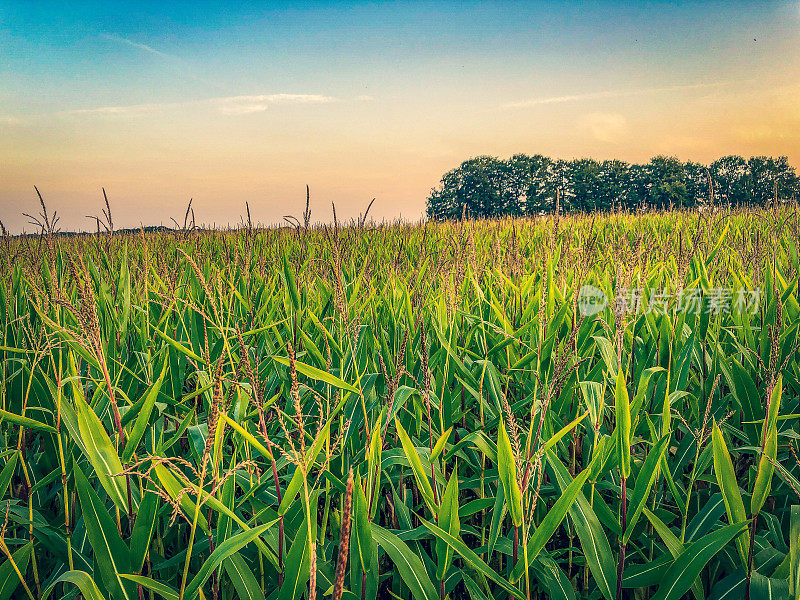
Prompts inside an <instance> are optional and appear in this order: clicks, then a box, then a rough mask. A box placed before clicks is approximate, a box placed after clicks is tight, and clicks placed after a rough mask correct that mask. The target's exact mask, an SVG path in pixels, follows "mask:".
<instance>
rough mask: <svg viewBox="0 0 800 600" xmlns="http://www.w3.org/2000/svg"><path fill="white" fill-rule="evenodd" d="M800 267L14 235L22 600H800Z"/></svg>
mask: <svg viewBox="0 0 800 600" xmlns="http://www.w3.org/2000/svg"><path fill="white" fill-rule="evenodd" d="M799 239H800V215H798V212H797V210H796V207H782V208H778V209H775V210H762V209H753V210H747V209H742V210H737V211H735V212H732V213H731V212H717V213H706V214H698V213H696V212H672V213H652V214H643V215H637V216H631V215H624V214H621V215H614V214H602V215H596V216H592V215H575V216H567V217H561V218H557V217H547V218H539V219H525V220H510V219H509V220H499V221H464V222H445V223H428V224H418V225H402V224H397V225H375V224H370V223H366V224H354V225H352V226H348V227H329V228H321V227H315V228H310V229H306V228H304V227H302V226H299V227H297V228H294V229H292V228H289V229H287V228H284V229H280V230H260V229H255V228H250V227H245V228H243V229H241V230H238V231H228V232H215V231H201V230H185V231H176V232H168V233H167V232H158V233H144V232H142V233H141V234H133V233H129V234H124V235H120V234H114V235H111V234H102V235H93V236H81V237H74V238H65V237H59V236H55V235H52V236H51V235H46V234H43V235H41V236H24V237H8V236H6V237H4V238H3V239H2V240H0V244H2V246H1V247H2V255H1V256H0V271H1V272H2V283H3V285H2V286H0V309H1V310H2V312H1V313H0V318H2V319H3V328H2V331H3V339H2V340H0V346H2V347H0V354H2V358H3V361H2V374H1V375H2V376H1V377H0V379H2V389H1V390H0V394H1V395H2V406H1V407H0V408H1V409H2V412H0V435H1V436H2V441H1V442H0V443H2V447H1V448H2V450H1V451H0V456H2V461H0V463H2V464H3V465H4V466H3V467H2V470H0V511H1V512H2V515H3V519H4V527H3V530H2V547H1V548H0V549H1V550H2V552H3V555H4V562H2V564H0V600H3V599H5V598H11V597H14V598H25V597H30V598H36V599H38V598H42V597H45V596H48V595H50V596H52V597H74V596H76V595H77V594H78V593H80V594H82V596H83V597H84V598H91V599H92V600H97V599H98V598H106V599H109V600H110V599H122V600H134V599H137V598H144V597H147V598H158V597H163V598H167V599H176V598H180V599H187V600H194V599H195V598H215V599H228V598H249V599H261V598H269V599H275V598H277V599H281V600H283V599H288V598H300V597H301V596H302V597H306V598H309V599H312V598H324V597H329V596H331V597H332V598H333V599H334V600H338V599H339V598H350V599H353V598H355V599H359V598H361V599H364V598H376V597H379V598H409V597H414V598H416V599H418V600H423V599H425V600H428V599H430V600H433V599H436V598H444V597H445V596H447V595H449V596H450V597H451V598H459V599H460V598H472V599H473V600H480V599H483V598H496V599H500V598H508V597H517V598H606V599H607V600H615V599H619V598H633V597H634V594H636V595H635V597H636V598H653V599H658V600H665V599H670V600H677V599H678V598H695V599H697V600H700V599H702V598H720V599H721V598H741V597H750V598H768V597H770V598H778V597H788V596H789V594H790V593H791V594H792V596H791V597H797V594H798V593H800V587H798V585H797V581H798V580H797V578H798V576H799V575H800V507H799V506H800V481H799V480H800V463H799V462H798V459H797V456H796V446H797V438H798V435H799V434H800V431H798V422H797V419H798V413H800V407H798V398H800V351H799V349H800V346H799V344H800V335H798V326H800V306H798V277H799V274H800V264H799V263H798V240H799ZM585 286H591V287H585ZM634 590H635V591H634Z"/></svg>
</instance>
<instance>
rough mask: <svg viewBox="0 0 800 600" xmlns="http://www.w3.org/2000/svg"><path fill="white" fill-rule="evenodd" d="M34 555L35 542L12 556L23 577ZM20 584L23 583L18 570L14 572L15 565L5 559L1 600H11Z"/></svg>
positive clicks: (0, 580) (0, 567)
mask: <svg viewBox="0 0 800 600" xmlns="http://www.w3.org/2000/svg"><path fill="white" fill-rule="evenodd" d="M32 553H33V542H28V543H27V544H25V545H24V546H22V548H20V549H18V550H17V551H16V552H14V553H13V554H12V555H11V558H12V559H13V561H14V564H15V565H16V566H17V569H19V572H20V573H22V576H23V577H24V576H25V572H26V571H27V570H28V563H29V562H30V559H31V554H32ZM20 583H21V581H20V579H19V575H17V572H16V570H14V565H12V564H11V561H10V560H8V559H5V561H4V562H3V564H2V565H0V600H10V598H11V597H12V596H13V594H14V592H15V591H16V589H17V588H18V587H19V585H20ZM26 583H27V581H26ZM20 592H21V590H20ZM19 597H22V594H20V595H19Z"/></svg>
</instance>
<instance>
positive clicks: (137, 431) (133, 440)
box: [122, 360, 169, 463]
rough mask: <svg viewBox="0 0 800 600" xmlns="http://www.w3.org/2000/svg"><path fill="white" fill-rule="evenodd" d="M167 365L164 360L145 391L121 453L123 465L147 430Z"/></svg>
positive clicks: (167, 362)
mask: <svg viewBox="0 0 800 600" xmlns="http://www.w3.org/2000/svg"><path fill="white" fill-rule="evenodd" d="M167 365H169V361H166V360H165V361H164V366H163V367H162V368H161V374H160V375H159V376H158V379H156V381H155V383H154V384H153V385H152V386H150V389H149V390H148V391H147V394H146V396H145V401H144V405H143V406H142V408H141V410H140V411H139V415H138V416H137V417H136V423H134V426H133V431H131V434H130V436H128V439H127V441H126V443H125V450H124V451H123V452H122V462H123V463H127V462H128V461H129V460H130V459H131V457H132V456H133V453H134V452H136V447H137V446H138V445H139V442H140V441H141V440H142V436H143V435H144V432H145V429H147V424H148V423H149V422H150V415H151V414H152V412H153V406H155V403H156V398H157V397H158V394H159V392H160V391H161V384H162V383H163V382H164V375H165V374H166V372H167Z"/></svg>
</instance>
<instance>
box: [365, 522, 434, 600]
mask: <svg viewBox="0 0 800 600" xmlns="http://www.w3.org/2000/svg"><path fill="white" fill-rule="evenodd" d="M372 536H373V538H374V539H375V541H376V542H377V543H378V544H379V545H380V547H381V548H383V550H384V551H385V552H386V554H388V555H389V558H390V559H391V561H392V563H393V564H394V567H395V568H396V569H397V572H398V573H399V574H400V577H401V578H402V579H403V582H404V583H405V584H406V585H407V586H408V589H410V590H411V595H412V596H413V597H414V598H415V600H437V599H438V598H439V594H438V593H437V592H436V588H435V587H433V583H431V578H430V576H429V575H428V572H427V571H426V570H425V565H424V564H423V563H422V560H420V558H419V556H417V555H416V554H415V553H413V552H412V551H411V549H410V548H409V547H408V545H407V544H406V543H405V542H404V541H402V540H401V539H400V538H399V537H397V536H396V535H395V534H393V533H392V532H390V531H389V530H387V529H384V528H383V527H380V526H379V525H376V524H374V523H373V525H372Z"/></svg>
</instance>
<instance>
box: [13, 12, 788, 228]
mask: <svg viewBox="0 0 800 600" xmlns="http://www.w3.org/2000/svg"><path fill="white" fill-rule="evenodd" d="M799 57H800V2H797V1H793V2H761V3H757V2H750V3H742V2H715V3H706V2H703V3H700V2H680V3H674V2H673V3H667V2H647V3H638V4H636V6H634V7H631V6H628V5H626V4H622V3H610V2H602V3H592V4H586V3H569V2H560V3H530V2H528V3H521V2H516V3H514V2H481V3H466V2H427V3H407V2H361V3H347V4H345V3H335V2H315V3H303V4H302V5H300V7H297V6H293V5H292V4H291V3H267V4H260V5H256V4H248V5H247V6H230V7H221V6H220V4H219V3H204V2H193V3H182V2H178V3H170V2H161V3H155V2H139V3H136V5H135V8H130V7H121V6H119V5H117V4H115V3H109V2H105V3H99V2H98V3H89V2H74V3H67V2H60V3H54V2H35V3H28V2H3V1H0V220H2V221H3V222H4V223H5V224H6V226H10V227H11V228H12V229H20V228H21V227H22V224H23V223H24V219H22V218H21V216H20V213H21V212H22V211H23V210H25V211H27V212H29V211H30V210H31V209H32V208H33V203H34V202H35V195H34V193H33V185H34V184H36V185H38V186H39V188H40V189H41V190H42V192H43V193H44V194H45V196H46V198H47V199H48V200H49V201H50V203H51V204H52V206H54V207H56V208H59V209H60V212H61V214H63V215H64V223H65V226H67V227H69V228H79V227H86V226H87V225H88V221H87V220H86V219H85V218H84V215H86V214H93V213H96V212H98V207H99V201H98V199H99V198H100V197H101V196H100V186H101V185H104V186H106V189H107V191H109V194H110V198H111V201H112V208H115V212H116V214H117V219H116V220H117V223H118V224H119V225H120V226H131V225H133V226H135V225H138V224H139V223H140V222H143V223H145V224H149V223H159V222H165V223H166V222H169V218H170V217H171V216H177V215H179V214H180V213H181V211H182V207H183V206H185V203H186V201H188V198H189V197H193V198H194V206H195V207H196V210H197V214H198V219H200V220H203V221H206V222H216V223H225V222H228V221H230V222H236V221H237V220H238V216H239V214H241V211H242V209H243V206H244V203H245V201H248V202H249V203H250V207H251V211H252V212H253V214H254V218H256V219H259V220H261V221H263V222H276V221H279V220H280V219H281V218H282V216H283V215H284V214H287V213H291V212H296V213H299V212H300V211H301V210H302V208H301V205H302V203H303V200H304V187H305V184H306V183H308V184H310V185H311V189H312V207H313V206H314V205H316V206H317V212H316V213H315V217H316V218H319V219H327V218H329V216H330V215H329V214H328V213H329V209H328V207H329V206H330V202H331V201H333V202H336V205H337V213H339V214H343V215H345V216H347V217H350V216H355V215H357V214H358V212H359V210H363V208H364V207H365V205H366V203H367V202H369V200H370V199H371V198H372V197H376V198H377V201H376V203H375V205H374V207H373V210H374V213H375V214H376V215H377V216H378V217H386V218H396V217H399V216H402V217H404V218H408V219H416V218H419V217H420V216H421V215H422V212H423V209H424V202H425V197H426V195H427V192H428V190H429V189H430V187H432V186H433V185H435V184H436V183H437V181H438V179H439V177H440V176H441V175H442V173H443V172H444V171H445V170H447V169H449V168H451V167H453V166H455V165H457V164H458V163H460V162H461V161H462V160H464V159H466V158H468V157H470V156H474V155H479V154H493V155H501V156H507V155H510V154H513V153H515V152H528V153H535V152H540V153H543V154H549V155H553V156H560V157H564V158H572V157H582V156H591V157H594V158H598V159H603V158H622V159H625V160H629V161H637V160H646V159H647V158H649V157H650V156H652V155H654V154H672V155H676V156H679V157H680V158H682V159H692V160H700V161H706V162H707V161H710V160H713V159H714V158H716V157H717V156H720V155H724V154H729V153H738V154H744V155H751V154H780V155H788V156H789V158H790V161H792V162H793V163H794V164H797V162H798V159H800V109H799V108H798V106H800V103H798V102H797V100H796V98H797V97H798V92H800V84H798V81H800V79H798V75H800V70H798V67H799V66H800V58H799Z"/></svg>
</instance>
